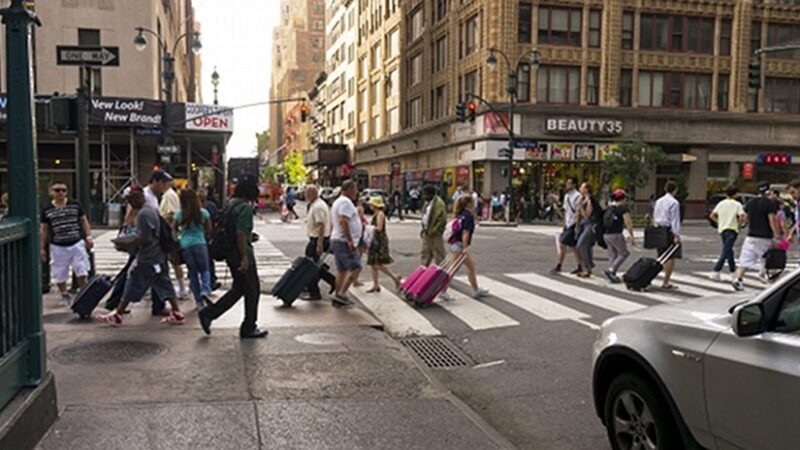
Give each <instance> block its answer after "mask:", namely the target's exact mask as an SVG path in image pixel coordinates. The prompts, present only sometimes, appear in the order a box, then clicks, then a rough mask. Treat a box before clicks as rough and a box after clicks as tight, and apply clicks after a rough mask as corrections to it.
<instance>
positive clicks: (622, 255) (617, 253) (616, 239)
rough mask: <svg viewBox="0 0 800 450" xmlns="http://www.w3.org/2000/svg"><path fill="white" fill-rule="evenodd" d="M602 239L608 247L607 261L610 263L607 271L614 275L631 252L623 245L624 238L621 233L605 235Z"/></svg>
mask: <svg viewBox="0 0 800 450" xmlns="http://www.w3.org/2000/svg"><path fill="white" fill-rule="evenodd" d="M603 238H604V239H605V241H606V246H608V261H609V262H610V263H611V265H610V266H609V267H608V270H609V271H610V272H611V273H613V274H615V275H616V273H617V271H618V270H619V268H620V267H622V263H624V262H625V260H626V259H627V258H628V256H629V255H630V254H631V252H629V251H628V245H627V244H626V243H625V236H623V235H622V233H614V234H606V235H604V236H603Z"/></svg>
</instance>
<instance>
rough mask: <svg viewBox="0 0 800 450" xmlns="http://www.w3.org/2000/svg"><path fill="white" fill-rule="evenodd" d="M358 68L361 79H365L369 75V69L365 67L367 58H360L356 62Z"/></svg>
mask: <svg viewBox="0 0 800 450" xmlns="http://www.w3.org/2000/svg"><path fill="white" fill-rule="evenodd" d="M358 68H359V72H361V73H360V75H361V77H362V78H366V77H367V76H368V75H369V67H367V57H366V56H362V57H361V58H359V60H358Z"/></svg>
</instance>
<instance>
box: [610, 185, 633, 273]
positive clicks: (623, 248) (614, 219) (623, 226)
mask: <svg viewBox="0 0 800 450" xmlns="http://www.w3.org/2000/svg"><path fill="white" fill-rule="evenodd" d="M610 200H611V201H610V202H609V204H608V208H607V209H606V210H605V213H604V214H603V227H604V228H605V234H604V235H603V239H604V240H605V242H606V247H607V249H608V261H609V267H608V269H606V270H605V271H603V273H604V274H605V276H606V278H608V281H610V282H612V283H619V282H620V279H619V276H617V271H619V268H620V267H622V264H623V263H625V260H626V259H627V258H628V256H630V254H631V253H630V251H628V245H627V243H630V245H631V247H636V241H635V239H634V237H633V220H632V219H631V212H630V210H629V209H628V194H627V193H626V192H625V191H624V190H622V189H617V190H615V191H614V192H613V193H611V196H610ZM624 230H628V242H627V243H626V242H625V237H624V236H623V231H624Z"/></svg>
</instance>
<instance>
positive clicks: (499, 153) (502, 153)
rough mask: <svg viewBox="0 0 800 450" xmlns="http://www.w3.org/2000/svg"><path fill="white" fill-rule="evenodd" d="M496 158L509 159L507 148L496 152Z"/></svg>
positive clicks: (509, 153)
mask: <svg viewBox="0 0 800 450" xmlns="http://www.w3.org/2000/svg"><path fill="white" fill-rule="evenodd" d="M497 157H498V158H505V159H508V158H511V151H510V150H509V149H508V148H507V147H503V148H501V149H498V150H497Z"/></svg>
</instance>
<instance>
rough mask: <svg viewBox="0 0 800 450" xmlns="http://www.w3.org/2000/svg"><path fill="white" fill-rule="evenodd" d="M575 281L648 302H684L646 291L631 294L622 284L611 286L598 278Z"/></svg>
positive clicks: (578, 278) (680, 299) (681, 299)
mask: <svg viewBox="0 0 800 450" xmlns="http://www.w3.org/2000/svg"><path fill="white" fill-rule="evenodd" d="M620 278H621V277H620ZM575 279H576V280H578V281H580V282H583V283H587V284H592V285H594V286H598V287H606V288H609V289H613V290H615V291H619V292H625V293H628V294H632V295H635V296H637V297H644V298H648V299H650V300H655V301H657V302H661V303H681V302H683V301H684V300H685V299H683V298H679V297H672V296H669V295H664V294H658V293H655V292H647V291H644V292H633V291H629V290H628V288H626V287H625V285H624V284H622V283H619V284H611V283H609V282H608V281H606V280H603V279H601V278H599V277H591V278H580V277H575Z"/></svg>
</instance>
